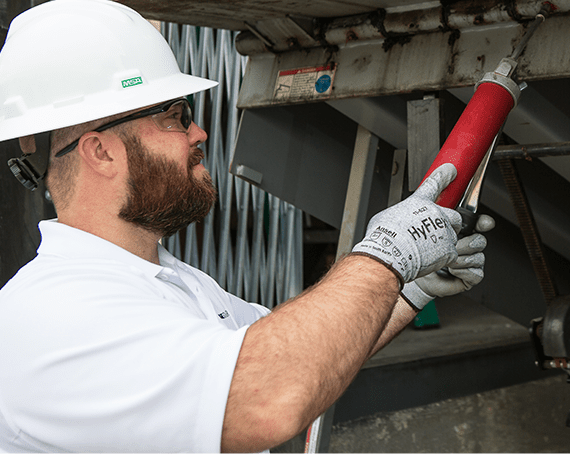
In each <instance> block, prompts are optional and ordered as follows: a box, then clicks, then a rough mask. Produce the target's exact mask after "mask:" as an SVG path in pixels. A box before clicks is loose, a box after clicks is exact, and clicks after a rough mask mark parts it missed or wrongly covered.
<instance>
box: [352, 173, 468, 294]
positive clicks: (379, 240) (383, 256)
mask: <svg viewBox="0 0 570 454" xmlns="http://www.w3.org/2000/svg"><path fill="white" fill-rule="evenodd" d="M456 175H457V170H456V169H455V167H454V166H453V164H444V165H442V166H440V167H438V168H437V169H436V170H435V171H434V172H433V173H432V174H431V175H430V176H429V177H428V178H427V179H426V180H425V181H424V182H423V183H422V185H421V186H420V187H419V188H418V189H417V190H416V192H415V193H414V194H412V195H411V196H410V197H408V198H407V199H405V200H403V201H402V202H400V203H398V204H396V205H394V206H392V207H390V208H387V209H386V210H384V211H381V212H380V213H378V214H377V215H375V216H374V217H373V218H372V219H371V220H370V223H369V224H368V227H367V229H366V236H365V237H364V239H363V240H362V241H361V242H360V243H358V244H357V245H356V246H354V249H353V250H352V252H356V253H359V254H365V255H369V256H372V257H373V258H376V259H378V260H380V261H381V262H383V263H384V264H385V265H387V266H388V267H389V268H390V269H392V270H393V271H394V272H395V273H396V275H397V276H398V277H399V278H400V280H401V281H402V283H406V282H411V281H413V280H414V279H416V278H417V277H421V276H425V275H426V274H429V273H431V272H432V271H435V270H438V269H440V268H442V267H444V266H446V265H449V264H450V263H452V262H454V261H455V259H456V258H457V251H456V249H455V244H456V242H457V232H459V230H460V229H461V216H460V215H459V213H458V212H457V211H455V210H452V209H449V208H443V207H440V206H438V205H436V204H435V203H434V202H435V200H436V199H437V197H438V196H439V194H440V192H441V191H443V189H445V188H446V187H447V185H448V184H449V183H451V181H453V179H454V178H455V176H456Z"/></svg>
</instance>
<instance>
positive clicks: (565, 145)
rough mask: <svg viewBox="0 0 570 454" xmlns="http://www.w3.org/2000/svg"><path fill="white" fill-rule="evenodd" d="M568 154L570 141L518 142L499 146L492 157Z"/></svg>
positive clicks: (527, 157) (569, 152)
mask: <svg viewBox="0 0 570 454" xmlns="http://www.w3.org/2000/svg"><path fill="white" fill-rule="evenodd" d="M567 155H570V142H557V143H537V144H531V145H519V144H516V145H500V146H498V147H497V149H496V150H495V154H494V155H493V157H492V158H491V159H492V160H493V161H499V160H501V159H530V158H545V157H551V156H567Z"/></svg>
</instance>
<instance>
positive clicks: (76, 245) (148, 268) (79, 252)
mask: <svg viewBox="0 0 570 454" xmlns="http://www.w3.org/2000/svg"><path fill="white" fill-rule="evenodd" d="M39 229H40V233H41V235H42V241H41V243H40V246H39V248H38V251H37V252H38V254H41V255H53V256H59V257H64V258H70V259H75V258H81V259H86V258H92V259H106V260H113V261H117V262H122V263H126V264H128V265H131V266H134V267H136V268H138V269H140V270H142V271H143V272H144V273H145V274H147V275H149V276H151V277H156V276H157V275H158V274H160V273H161V272H162V271H163V269H164V267H168V268H172V267H173V266H172V264H173V263H174V257H173V256H172V255H171V254H170V253H169V252H168V251H167V250H166V249H165V248H164V247H162V246H161V245H160V244H159V245H158V248H159V251H158V252H159V261H160V265H156V264H154V263H152V262H149V261H148V260H144V259H142V258H140V257H139V256H137V255H135V254H132V253H131V252H129V251H127V250H126V249H123V248H122V247H120V246H117V245H116V244H114V243H111V242H110V241H107V240H104V239H103V238H101V237H98V236H96V235H93V234H91V233H88V232H85V231H83V230H80V229H76V228H74V227H70V226H68V225H66V224H61V223H59V222H58V221H57V219H52V220H49V221H41V222H40V223H39Z"/></svg>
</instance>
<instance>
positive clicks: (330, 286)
mask: <svg viewBox="0 0 570 454" xmlns="http://www.w3.org/2000/svg"><path fill="white" fill-rule="evenodd" d="M397 298H398V280H397V278H396V277H395V275H394V273H393V272H391V271H390V270H388V269H387V268H386V267H385V266H383V265H382V264H380V263H378V262H377V261H375V260H373V259H371V258H368V257H362V256H353V255H349V256H348V257H346V258H345V259H343V260H341V261H339V262H338V263H337V264H336V265H335V266H334V267H333V269H332V270H331V271H330V272H329V273H328V274H327V275H326V276H325V278H324V279H323V280H322V281H321V282H320V283H318V284H317V285H315V286H314V287H313V288H311V289H310V290H309V291H306V292H305V293H303V294H301V295H300V296H299V297H297V298H295V299H294V300H293V301H291V302H289V303H287V304H286V305H285V306H283V307H281V308H280V309H279V310H277V311H275V312H273V313H271V314H270V315H268V316H267V317H265V318H263V319H261V320H259V321H257V322H256V323H254V324H253V325H252V326H251V327H250V328H249V330H248V332H247V333H246V336H245V339H244V342H243V345H242V348H241V352H240V355H239V358H238V362H237V365H236V369H235V373H234V377H233V381H232V385H231V389H230V393H229V397H228V403H227V408H226V414H225V420H224V429H223V433H222V450H223V451H226V452H230V451H233V452H245V451H260V450H263V449H267V448H270V447H272V446H276V445H278V444H280V443H282V442H284V441H286V440H288V439H290V438H291V437H293V436H294V435H296V434H297V433H299V432H300V431H302V430H303V429H304V428H305V427H306V426H308V425H309V424H310V423H311V422H312V421H313V420H314V419H315V418H316V417H318V415H320V414H321V413H323V412H324V411H325V410H326V409H327V408H328V407H329V406H330V405H332V404H333V403H334V402H335V401H336V400H337V399H338V398H339V397H340V396H341V394H342V393H343V392H344V390H345V389H346V388H347V387H348V385H349V384H350V383H351V381H352V380H353V379H354V377H355V375H356V374H357V372H358V371H359V369H360V368H361V366H362V365H363V364H364V362H365V361H366V360H367V359H368V358H369V356H370V355H371V354H372V352H373V351H374V350H375V348H376V347H375V346H376V345H377V343H378V340H379V338H380V335H381V333H382V331H383V329H384V327H385V325H386V323H387V322H388V320H389V318H390V316H391V313H392V309H393V307H394V304H395V302H396V300H397Z"/></svg>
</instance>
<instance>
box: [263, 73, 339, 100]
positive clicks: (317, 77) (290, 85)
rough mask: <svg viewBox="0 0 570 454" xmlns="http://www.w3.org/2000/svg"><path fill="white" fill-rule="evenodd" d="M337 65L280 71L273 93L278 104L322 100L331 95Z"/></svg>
mask: <svg viewBox="0 0 570 454" xmlns="http://www.w3.org/2000/svg"><path fill="white" fill-rule="evenodd" d="M335 72H336V64H332V63H331V64H329V65H327V66H317V67H309V68H297V69H287V70H283V71H279V74H278V76H277V81H276V83H275V91H274V92H273V100H274V101H276V102H287V101H298V100H301V99H310V100H312V99H320V98H327V97H329V96H330V95H331V92H332V86H333V81H334V75H335Z"/></svg>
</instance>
